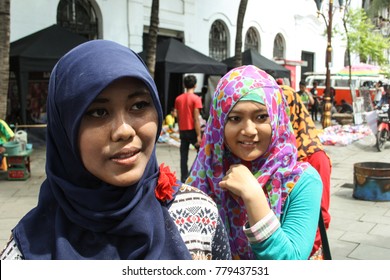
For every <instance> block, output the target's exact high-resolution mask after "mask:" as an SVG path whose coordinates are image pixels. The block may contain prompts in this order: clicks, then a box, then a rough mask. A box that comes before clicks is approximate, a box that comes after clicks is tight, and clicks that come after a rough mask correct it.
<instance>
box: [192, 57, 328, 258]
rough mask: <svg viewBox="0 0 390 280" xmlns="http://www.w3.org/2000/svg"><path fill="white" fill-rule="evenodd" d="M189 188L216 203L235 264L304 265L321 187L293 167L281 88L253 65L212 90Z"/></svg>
mask: <svg viewBox="0 0 390 280" xmlns="http://www.w3.org/2000/svg"><path fill="white" fill-rule="evenodd" d="M212 104H213V105H212V107H211V109H210V117H209V119H208V122H207V125H206V129H205V134H204V137H203V141H202V145H201V147H200V150H199V153H198V156H197V159H196V160H195V162H194V165H193V167H192V169H191V172H190V175H189V178H188V179H187V181H186V182H187V183H188V184H190V185H192V186H195V187H198V188H199V189H201V190H203V191H204V192H206V193H207V194H209V195H210V196H211V197H212V198H213V199H214V201H215V202H216V203H217V206H218V208H219V212H220V215H221V217H222V219H223V220H224V222H225V227H226V229H227V231H228V235H229V241H230V247H231V251H232V255H233V259H308V258H309V256H310V252H311V250H312V248H313V243H314V237H315V234H316V230H317V225H318V218H319V212H320V201H321V192H322V182H321V178H320V176H319V175H318V172H317V171H316V170H315V169H314V168H313V167H312V166H311V165H310V164H308V163H302V162H298V161H297V148H296V146H295V141H296V140H295V136H294V131H293V129H292V127H291V123H290V120H289V116H288V114H287V111H288V107H287V103H286V100H285V98H284V97H283V93H282V91H281V89H280V87H279V86H278V85H277V84H276V82H275V80H274V79H273V78H272V77H271V76H270V75H268V74H267V73H266V72H264V71H262V70H260V69H258V68H257V67H255V66H253V65H248V66H241V67H238V68H235V69H233V70H231V71H229V72H228V73H227V74H226V75H225V76H224V77H222V78H221V80H220V81H219V83H218V86H217V88H216V90H215V92H214V96H213V102H212Z"/></svg>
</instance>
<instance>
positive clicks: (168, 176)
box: [154, 164, 178, 202]
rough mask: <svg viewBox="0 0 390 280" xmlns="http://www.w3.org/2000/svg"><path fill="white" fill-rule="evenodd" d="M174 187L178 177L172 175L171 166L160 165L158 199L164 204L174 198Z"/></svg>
mask: <svg viewBox="0 0 390 280" xmlns="http://www.w3.org/2000/svg"><path fill="white" fill-rule="evenodd" d="M174 186H178V184H177V183H176V175H175V173H172V172H171V170H170V169H169V166H164V164H161V165H160V176H159V177H158V182H157V187H156V189H155V191H154V192H155V194H156V198H157V199H158V200H160V201H162V202H165V201H167V200H171V199H172V198H173V196H172V195H173V192H174V189H173V187H174Z"/></svg>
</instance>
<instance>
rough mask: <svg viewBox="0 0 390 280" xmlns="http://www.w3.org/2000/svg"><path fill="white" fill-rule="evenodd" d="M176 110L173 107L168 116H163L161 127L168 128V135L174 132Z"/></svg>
mask: <svg viewBox="0 0 390 280" xmlns="http://www.w3.org/2000/svg"><path fill="white" fill-rule="evenodd" d="M175 123H176V109H175V108H174V107H173V108H171V111H170V113H169V114H168V115H166V116H165V119H164V123H163V125H166V126H168V133H172V132H175Z"/></svg>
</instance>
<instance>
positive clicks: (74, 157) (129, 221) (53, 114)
mask: <svg viewBox="0 0 390 280" xmlns="http://www.w3.org/2000/svg"><path fill="white" fill-rule="evenodd" d="M123 77H133V78H137V79H139V80H141V81H143V82H144V83H145V84H146V85H147V86H148V88H149V90H150V93H151V95H152V98H153V102H154V105H155V107H156V110H157V113H158V127H159V129H158V132H157V135H156V141H157V139H158V135H159V134H160V130H161V123H162V118H163V115H162V110H161V105H160V101H159V98H158V93H157V89H156V86H155V83H154V81H153V79H152V78H151V76H150V75H149V72H148V70H147V68H146V66H145V65H144V63H143V62H142V60H141V59H140V58H139V57H138V55H137V54H135V53H134V52H133V51H131V50H130V49H128V48H126V47H123V46H121V45H119V44H117V43H114V42H111V41H106V40H94V41H89V42H87V43H84V44H82V45H79V46H78V47H76V48H74V49H73V50H71V51H70V52H68V53H67V54H66V55H64V57H62V58H61V59H60V60H59V61H58V63H57V64H56V66H55V67H54V69H53V71H52V73H51V77H50V82H49V94H48V100H47V117H48V123H47V148H46V149H47V150H46V174H47V179H46V180H45V181H44V182H43V184H42V186H41V190H40V194H39V201H38V205H37V207H36V208H34V209H32V210H31V211H30V212H29V213H28V214H27V215H26V216H25V217H23V218H22V219H21V221H20V222H19V223H18V225H17V226H16V227H15V228H14V230H13V235H14V238H15V240H16V242H17V245H18V247H19V249H20V250H21V252H22V254H23V255H24V257H25V258H26V259H183V258H184V259H190V258H191V256H190V253H189V252H188V250H187V248H186V246H185V244H184V242H183V240H182V238H181V236H180V234H179V232H178V230H177V228H176V226H175V224H174V222H173V221H172V219H171V217H170V215H169V212H168V209H167V206H166V205H162V204H161V203H160V202H159V201H158V200H157V199H156V197H155V193H154V189H155V186H156V184H157V179H158V175H159V169H158V163H157V158H156V153H155V148H154V151H153V153H152V155H151V158H150V161H149V162H148V164H147V166H146V170H145V172H144V174H143V176H142V178H141V179H140V181H139V182H138V183H137V184H135V185H132V186H129V187H127V188H123V187H115V186H111V185H108V184H107V183H105V182H102V181H101V180H99V179H98V178H96V177H95V176H93V175H92V174H91V173H89V172H88V171H87V170H86V169H85V167H84V165H83V164H82V161H81V156H80V152H79V149H78V135H79V127H80V122H81V118H82V116H83V114H84V112H85V111H86V109H87V108H88V107H89V105H90V104H91V102H92V101H93V100H94V99H95V98H96V97H97V96H98V95H99V93H100V92H101V91H102V90H103V89H105V88H106V87H107V86H108V85H109V84H111V83H112V82H113V81H115V80H117V79H120V78H123ZM102 172H104V170H102Z"/></svg>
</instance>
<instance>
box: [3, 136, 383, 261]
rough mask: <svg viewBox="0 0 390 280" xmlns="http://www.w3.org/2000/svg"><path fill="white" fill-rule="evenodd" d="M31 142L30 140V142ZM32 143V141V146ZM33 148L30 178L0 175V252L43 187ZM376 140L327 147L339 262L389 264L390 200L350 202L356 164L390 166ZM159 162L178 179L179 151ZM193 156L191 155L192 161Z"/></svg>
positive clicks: (38, 152)
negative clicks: (378, 261) (381, 163)
mask: <svg viewBox="0 0 390 280" xmlns="http://www.w3.org/2000/svg"><path fill="white" fill-rule="evenodd" d="M29 140H30V139H29ZM29 142H30V141H29ZM33 143H34V147H33V148H34V152H33V154H32V155H31V164H32V166H31V169H32V176H31V178H30V179H28V180H26V181H8V180H7V179H6V174H5V173H4V172H3V173H1V172H0V247H2V246H3V245H1V244H5V243H6V240H7V239H8V237H9V234H10V230H11V229H12V227H13V226H14V225H15V224H16V223H17V221H18V220H19V219H20V218H21V217H22V216H23V215H24V214H25V213H26V212H27V211H28V210H30V209H31V208H32V207H34V206H35V205H36V202H37V195H38V191H39V187H40V184H41V183H42V181H43V180H44V179H45V171H44V166H45V146H44V142H43V141H36V142H33ZM374 143H375V138H374V136H367V137H366V138H364V139H362V140H359V141H357V142H354V143H352V144H350V145H348V146H326V151H327V152H328V154H329V155H330V157H331V159H332V162H333V172H332V182H331V185H332V187H331V205H330V213H331V216H332V220H331V224H330V229H329V231H328V237H329V242H330V246H331V250H332V257H333V259H336V260H348V259H349V260H379V259H381V260H390V201H385V202H373V201H364V200H357V199H355V198H353V197H352V193H353V186H354V185H353V178H354V168H353V165H354V163H357V162H369V161H379V162H388V163H390V143H388V144H387V147H386V149H385V151H383V152H381V153H379V152H378V151H377V150H376V148H375V147H374ZM157 154H158V159H159V161H160V162H165V163H166V164H168V165H170V166H171V168H172V169H173V170H174V171H176V172H177V174H180V156H179V149H178V148H177V147H174V146H170V145H167V144H158V147H157ZM194 157H195V152H194V151H191V152H190V160H193V159H194Z"/></svg>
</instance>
